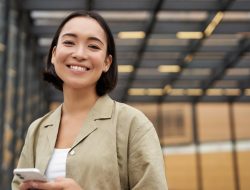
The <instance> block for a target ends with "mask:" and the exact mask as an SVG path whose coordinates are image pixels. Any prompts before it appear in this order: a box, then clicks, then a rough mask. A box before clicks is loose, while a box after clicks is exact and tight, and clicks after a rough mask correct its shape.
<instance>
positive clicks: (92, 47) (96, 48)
mask: <svg viewBox="0 0 250 190" xmlns="http://www.w3.org/2000/svg"><path fill="white" fill-rule="evenodd" d="M88 47H90V48H91V49H95V50H98V49H100V48H99V46H97V45H95V44H90V45H89V46H88Z"/></svg>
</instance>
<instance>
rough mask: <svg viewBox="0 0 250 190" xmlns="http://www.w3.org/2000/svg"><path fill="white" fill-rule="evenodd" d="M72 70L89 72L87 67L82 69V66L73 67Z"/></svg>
mask: <svg viewBox="0 0 250 190" xmlns="http://www.w3.org/2000/svg"><path fill="white" fill-rule="evenodd" d="M70 69H73V70H76V71H87V68H86V67H80V66H74V65H71V66H70Z"/></svg>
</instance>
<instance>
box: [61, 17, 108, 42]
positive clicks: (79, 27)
mask: <svg viewBox="0 0 250 190" xmlns="http://www.w3.org/2000/svg"><path fill="white" fill-rule="evenodd" d="M65 33H73V34H76V35H77V36H78V35H79V37H80V36H86V37H90V36H91V37H92V36H95V37H98V38H100V39H101V40H104V41H106V33H105V31H104V30H103V28H102V27H101V26H100V24H99V23H98V22H97V21H96V20H95V19H93V18H91V17H84V16H79V17H75V18H72V19H70V20H69V21H68V22H67V23H66V24H65V25H64V26H63V28H62V30H61V32H60V36H62V35H63V34H65Z"/></svg>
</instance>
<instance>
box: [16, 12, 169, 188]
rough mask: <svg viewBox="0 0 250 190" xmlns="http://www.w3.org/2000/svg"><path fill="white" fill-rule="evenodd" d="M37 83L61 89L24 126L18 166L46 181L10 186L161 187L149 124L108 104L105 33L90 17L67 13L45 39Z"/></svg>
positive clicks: (111, 72) (108, 36) (160, 165)
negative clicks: (55, 100) (58, 99)
mask: <svg viewBox="0 0 250 190" xmlns="http://www.w3.org/2000/svg"><path fill="white" fill-rule="evenodd" d="M44 77H45V80H47V81H48V82H51V83H52V84H53V85H54V86H55V87H56V88H58V89H60V90H62V91H63V96H64V101H63V104H62V105H61V106H59V107H58V108H57V109H56V110H55V111H52V112H50V113H48V114H47V115H45V116H43V117H42V118H39V119H38V120H36V121H34V122H33V123H32V124H31V126H30V127H29V130H28V133H27V136H26V140H25V144H24V147H23V150H22V153H21V156H20V159H19V163H18V168H31V167H35V168H38V169H39V170H40V171H41V172H42V173H43V174H45V175H46V176H47V178H48V179H49V182H37V181H29V182H24V183H21V182H20V181H19V179H18V178H17V177H14V179H13V182H12V189H13V190H15V189H21V190H27V189H50V190H54V189H65V190H70V189H72V190H78V189H79V190H80V189H82V190H101V189H102V190H112V189H114V190H118V189H122V190H123V189H133V190H138V189H141V190H146V189H151V190H158V189H159V190H166V189H167V184H166V178H165V172H164V162H163V156H162V152H161V148H160V144H159V140H158V137H157V135H156V132H155V129H154V127H153V125H152V123H151V122H150V121H149V120H148V119H147V118H146V117H145V116H144V115H143V114H142V113H141V112H140V111H138V110H136V109H134V108H132V107H130V106H128V105H125V104H122V103H118V102H115V101H113V100H112V99H111V98H110V97H109V96H108V95H107V93H108V92H110V91H111V90H112V89H113V88H114V87H115V85H116V81H117V64H116V54H115V44H114V39H113V36H112V33H111V31H110V29H109V27H108V26H107V24H106V22H105V21H104V20H103V18H102V17H101V16H100V15H98V14H96V13H94V12H74V13H72V14H71V15H69V16H68V17H66V18H65V19H64V20H63V21H62V23H61V25H60V26H59V28H58V30H57V32H56V34H55V36H54V39H53V41H52V44H51V47H50V51H49V56H48V60H47V65H46V68H45V74H44Z"/></svg>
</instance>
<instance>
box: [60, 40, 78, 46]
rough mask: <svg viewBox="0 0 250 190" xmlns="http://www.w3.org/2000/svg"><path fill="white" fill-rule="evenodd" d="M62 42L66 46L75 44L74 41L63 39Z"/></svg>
mask: <svg viewBox="0 0 250 190" xmlns="http://www.w3.org/2000/svg"><path fill="white" fill-rule="evenodd" d="M63 44H64V45H66V46H72V45H75V43H74V42H73V41H70V40H65V41H63Z"/></svg>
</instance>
